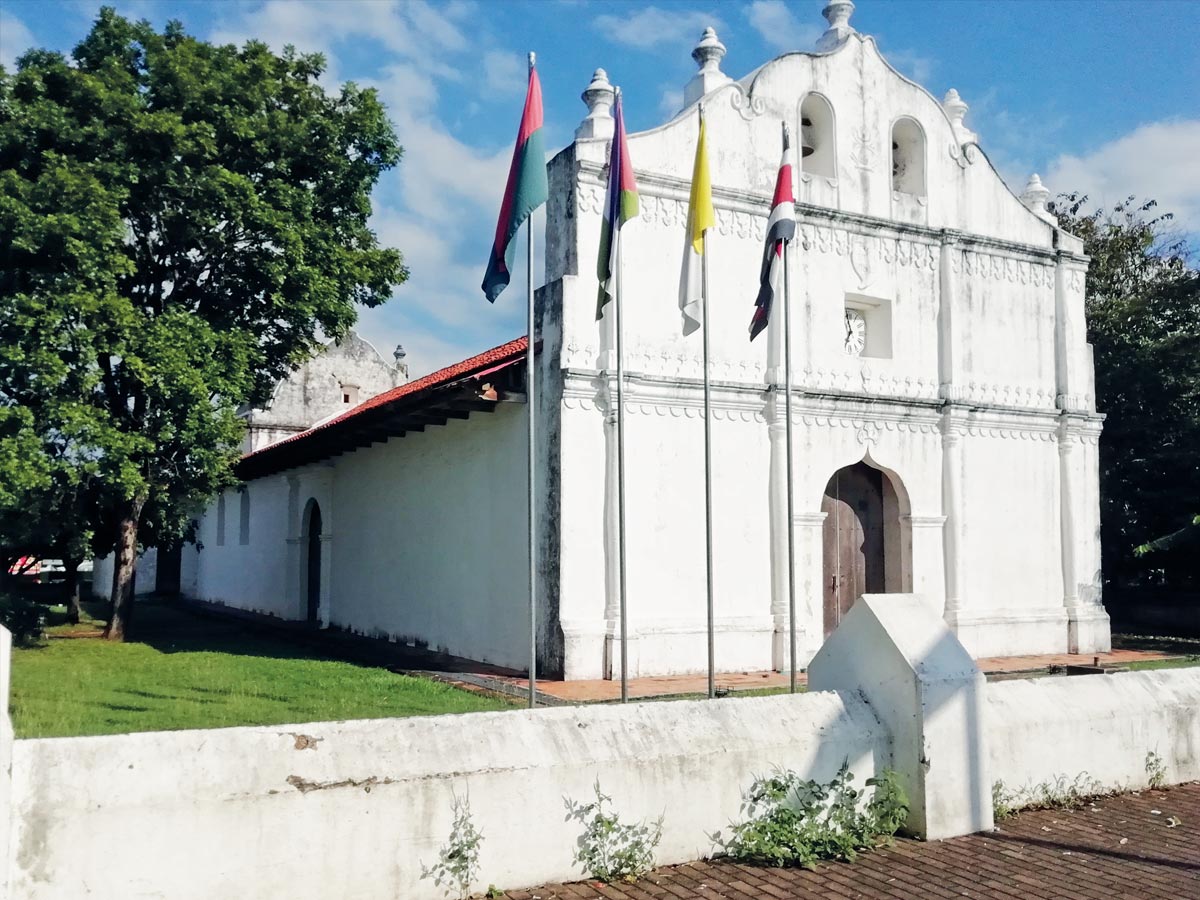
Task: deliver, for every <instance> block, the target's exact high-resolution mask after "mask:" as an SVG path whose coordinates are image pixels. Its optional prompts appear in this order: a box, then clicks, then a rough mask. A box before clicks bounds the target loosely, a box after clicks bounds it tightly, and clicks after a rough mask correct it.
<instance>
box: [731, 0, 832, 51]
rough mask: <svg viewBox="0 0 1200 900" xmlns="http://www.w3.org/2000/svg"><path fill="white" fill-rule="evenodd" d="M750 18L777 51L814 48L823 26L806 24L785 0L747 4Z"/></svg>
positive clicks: (753, 26) (752, 25)
mask: <svg viewBox="0 0 1200 900" xmlns="http://www.w3.org/2000/svg"><path fill="white" fill-rule="evenodd" d="M746 18H747V20H749V22H750V26H751V27H752V28H753V29H754V30H755V31H757V32H758V34H759V36H760V37H761V38H762V39H763V42H764V43H765V44H766V45H767V46H768V47H772V48H774V49H776V50H781V51H784V52H787V51H791V50H812V49H813V46H814V45H815V44H816V42H817V38H819V37H820V36H821V32H822V29H821V28H819V27H817V25H816V24H815V23H813V24H807V25H806V24H802V23H801V22H800V20H798V19H797V18H796V16H795V15H794V14H793V13H792V11H791V10H790V9H788V8H787V6H786V5H785V4H784V3H783V0H755V2H753V3H751V4H750V5H749V6H748V7H746Z"/></svg>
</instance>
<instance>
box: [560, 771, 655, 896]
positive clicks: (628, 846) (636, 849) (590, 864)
mask: <svg viewBox="0 0 1200 900" xmlns="http://www.w3.org/2000/svg"><path fill="white" fill-rule="evenodd" d="M594 789H595V792H596V799H595V800H594V801H593V802H591V803H578V802H576V801H574V800H571V799H569V798H567V799H566V800H565V803H566V805H567V819H568V820H570V819H575V820H576V821H578V822H582V823H583V825H584V830H583V834H581V835H580V836H579V841H578V843H577V846H576V849H575V862H576V863H578V864H579V865H580V866H582V867H583V869H584V871H586V872H587V873H588V874H589V875H591V876H592V877H593V878H597V879H599V880H600V881H605V882H613V881H636V880H637V879H638V878H640V877H642V876H643V875H645V874H646V873H647V872H649V871H650V870H651V869H652V868H654V850H655V848H656V847H658V842H659V841H660V840H661V839H662V825H663V820H662V816H659V817H658V818H657V819H655V820H654V821H652V822H648V821H642V822H638V823H637V824H627V823H624V822H622V821H621V820H620V818H619V817H618V816H617V814H616V813H614V812H612V810H611V808H609V806H608V805H609V804H611V803H612V798H611V797H609V796H608V795H607V794H604V793H603V792H602V791H601V790H600V782H599V781H597V782H596V784H595V785H594Z"/></svg>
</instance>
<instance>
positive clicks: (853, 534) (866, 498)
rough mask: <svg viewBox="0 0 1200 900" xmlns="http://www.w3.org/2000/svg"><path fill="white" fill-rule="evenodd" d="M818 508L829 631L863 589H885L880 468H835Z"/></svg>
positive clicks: (866, 592)
mask: <svg viewBox="0 0 1200 900" xmlns="http://www.w3.org/2000/svg"><path fill="white" fill-rule="evenodd" d="M821 511H822V512H824V513H825V525H824V570H825V571H824V575H825V590H824V600H825V602H824V618H825V623H824V624H825V634H826V636H828V635H829V634H830V633H832V632H833V630H834V629H835V628H836V627H837V625H838V623H839V622H840V621H841V619H842V616H843V615H845V614H846V612H847V611H849V609H850V607H851V606H853V605H854V601H855V600H857V599H858V598H859V597H860V596H861V595H863V594H872V593H879V592H882V591H883V590H884V542H883V473H882V472H880V471H879V470H878V469H872V468H871V467H870V466H867V465H866V464H864V463H859V464H857V465H854V466H849V467H848V468H845V469H840V470H838V471H837V472H835V473H834V475H833V477H832V478H831V479H829V484H828V485H826V487H825V496H824V497H823V498H822V501H821Z"/></svg>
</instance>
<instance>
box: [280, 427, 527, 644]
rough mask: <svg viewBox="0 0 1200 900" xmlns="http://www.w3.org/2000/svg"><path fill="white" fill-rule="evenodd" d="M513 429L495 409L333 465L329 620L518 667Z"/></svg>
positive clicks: (518, 492)
mask: <svg viewBox="0 0 1200 900" xmlns="http://www.w3.org/2000/svg"><path fill="white" fill-rule="evenodd" d="M525 428H526V419H525V407H524V405H521V404H501V405H500V406H499V407H498V408H497V410H496V411H495V412H493V413H488V414H475V415H472V416H471V418H470V419H468V420H465V421H459V420H451V421H450V422H449V423H448V424H446V425H445V426H441V427H429V428H427V429H426V431H425V432H423V433H421V434H410V435H408V436H407V437H404V438H398V439H392V440H390V441H388V442H387V443H386V444H377V445H375V446H373V447H370V448H367V449H362V450H358V451H357V452H355V453H352V454H347V455H345V456H342V457H339V458H338V459H337V461H336V464H335V466H334V468H333V481H332V496H333V506H334V511H333V514H332V517H331V520H327V525H326V527H327V528H328V529H329V533H330V535H331V538H330V544H331V549H332V552H331V560H332V570H331V579H330V586H329V606H330V613H329V615H330V622H331V624H333V625H336V626H340V627H343V628H346V629H349V630H352V631H355V632H358V633H361V634H366V635H373V636H387V637H389V638H394V639H396V640H404V641H414V642H418V643H421V644H428V646H429V647H431V648H433V649H437V650H445V651H448V652H450V653H453V654H455V655H459V656H465V657H469V658H471V659H476V660H480V661H484V662H490V663H495V664H498V665H503V666H509V667H512V668H525V667H526V666H527V665H528V658H529V657H528V652H529V651H528V644H529V639H528V627H529V626H528V618H527V613H526V609H527V603H528V572H527V556H526V553H527V551H526V539H527V538H526V522H527V521H528V520H527V509H526V504H527V498H526V477H525V459H526V438H525ZM303 502H304V501H303V499H302V500H301V505H303Z"/></svg>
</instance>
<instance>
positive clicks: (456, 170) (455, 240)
mask: <svg viewBox="0 0 1200 900" xmlns="http://www.w3.org/2000/svg"><path fill="white" fill-rule="evenodd" d="M100 5H101V4H100V3H95V2H74V0H72V2H52V0H3V2H2V4H0V62H3V63H4V65H6V66H9V67H11V66H12V64H13V60H14V59H15V58H16V56H17V55H19V53H20V52H22V51H23V50H24V49H25V48H27V47H29V46H31V45H37V46H42V47H49V48H53V49H59V50H63V51H69V50H70V48H71V47H72V46H73V45H74V44H75V43H76V42H77V41H78V40H79V39H80V38H81V37H82V36H83V34H84V33H85V32H86V31H87V29H88V27H89V25H90V23H91V21H92V19H93V18H94V17H95V14H96V11H97V9H98V8H99V6H100ZM111 5H115V6H116V7H117V8H118V10H120V11H121V12H122V13H124V14H125V15H128V16H131V17H134V18H142V17H145V18H149V19H150V20H151V21H153V22H154V23H155V24H157V25H160V26H161V25H162V24H163V23H164V22H165V21H167V20H168V19H172V18H174V19H180V20H181V21H182V22H183V23H184V25H185V26H186V28H187V29H188V30H189V31H190V32H191V33H193V34H196V35H198V36H200V37H203V38H207V39H211V40H219V41H233V42H237V43H240V42H242V41H244V40H246V39H247V38H251V37H254V38H258V39H261V40H264V41H266V42H267V43H268V44H270V45H272V46H273V47H275V48H277V49H278V48H281V47H282V46H283V45H284V44H286V43H293V44H295V45H296V46H297V47H299V48H300V49H304V50H318V51H321V52H323V53H325V54H326V56H327V58H328V60H329V73H328V80H329V83H330V84H333V83H335V82H336V81H340V80H346V79H353V80H355V81H358V82H360V83H363V84H373V85H376V86H377V87H378V88H379V90H380V93H381V95H382V97H383V99H384V101H385V103H387V105H388V107H389V111H390V114H391V117H392V120H393V121H394V122H395V124H396V127H397V131H398V133H399V135H400V140H401V142H402V143H403V144H404V146H405V158H404V161H403V162H401V164H400V166H399V167H398V168H397V169H396V170H394V171H392V172H390V173H387V174H386V175H385V176H384V179H383V182H382V183H381V185H380V187H379V190H378V191H377V193H376V195H375V203H376V212H375V218H374V224H375V227H376V229H377V231H378V233H379V235H380V238H381V240H383V241H384V242H385V243H387V244H389V245H392V246H397V247H399V248H400V249H401V250H403V251H404V253H405V256H406V260H407V262H408V264H409V266H410V268H411V269H412V278H411V279H410V280H409V281H408V282H407V283H406V284H404V285H402V286H401V287H400V288H398V289H397V291H396V293H395V296H394V297H393V299H392V301H391V302H390V303H388V304H387V305H386V306H384V307H383V308H381V309H378V310H372V311H368V312H366V313H364V315H363V317H362V319H361V321H360V324H359V330H360V332H361V333H362V334H363V335H364V336H365V337H366V338H367V339H369V340H371V341H372V342H374V343H375V345H376V346H377V347H378V348H379V349H380V350H381V351H384V352H385V353H386V352H388V351H390V350H391V349H392V348H393V347H394V346H395V345H396V344H397V343H403V344H404V346H405V348H406V349H407V350H408V351H409V360H410V363H411V366H412V372H413V374H414V375H420V374H423V373H426V372H429V371H431V370H433V369H435V368H437V367H439V366H442V365H446V364H449V363H451V362H454V361H456V360H457V359H461V358H462V357H464V356H466V355H469V354H471V353H473V352H476V351H479V350H483V349H486V348H487V347H490V346H492V345H494V344H497V343H500V342H501V341H504V340H507V339H509V338H511V337H514V336H516V335H518V334H520V333H521V332H522V331H523V324H522V323H523V315H524V313H523V305H524V298H523V291H521V290H520V289H519V288H515V287H514V288H510V289H509V290H508V291H506V292H505V293H504V294H503V295H502V296H501V298H500V300H499V301H498V302H497V304H496V305H495V307H491V306H489V305H488V304H487V302H486V301H485V300H484V299H483V296H482V293H481V292H480V290H479V282H480V280H481V278H482V275H483V268H484V263H485V262H486V259H487V253H488V249H489V247H490V243H491V233H492V231H493V229H494V227H495V218H496V213H497V210H498V207H499V198H500V194H501V193H502V191H503V185H504V178H505V175H506V172H507V167H508V159H509V156H510V154H511V145H512V141H513V138H514V137H515V134H516V128H517V120H518V118H519V114H520V105H521V100H522V94H523V90H524V69H525V62H524V60H525V52H526V51H527V50H531V49H532V50H536V51H537V53H538V69H539V72H540V74H541V79H542V86H543V90H544V93H545V102H546V138H547V147H549V148H553V149H556V150H557V149H558V148H560V147H562V146H564V145H566V144H567V143H568V142H569V140H570V139H571V137H572V134H573V132H574V129H575V127H576V126H577V125H578V123H579V120H580V119H581V118H582V117H583V115H584V114H585V112H586V109H585V107H584V105H583V104H582V102H581V101H580V99H579V94H580V92H581V91H582V90H583V89H584V87H586V85H587V84H588V82H589V80H590V78H591V73H592V70H593V69H595V68H596V67H597V66H602V67H604V68H605V69H607V70H608V72H609V75H610V77H611V78H612V79H613V81H614V82H617V83H619V84H620V85H621V86H622V89H623V92H624V97H625V108H626V116H627V118H628V123H629V128H630V130H631V131H638V130H642V129H646V128H651V127H653V126H655V125H658V124H660V123H661V122H663V121H666V119H667V118H669V113H670V112H673V111H674V109H675V108H677V107H678V103H679V98H680V96H681V93H682V88H683V86H684V84H685V83H686V82H687V81H688V79H689V78H690V77H691V75H692V73H693V72H694V71H695V64H694V63H693V62H692V60H691V57H690V52H691V48H692V47H693V46H694V45H695V43H696V40H697V39H698V38H699V36H700V34H701V32H702V31H703V29H704V27H705V26H706V25H713V26H714V27H715V28H717V30H718V33H719V34H720V36H721V39H722V41H723V42H724V43H725V45H726V46H727V47H728V49H729V53H728V55H727V56H726V57H725V60H724V62H723V64H722V68H723V70H724V71H725V72H726V73H728V74H729V75H731V76H733V77H734V78H740V77H741V76H743V75H745V74H746V73H747V72H749V71H751V70H752V69H754V68H757V67H758V66H759V65H761V64H762V63H763V62H765V61H766V60H768V59H770V58H771V57H773V56H776V55H778V54H779V53H781V52H784V51H787V50H808V49H812V46H813V43H814V41H815V40H816V38H817V37H818V36H819V35H820V33H821V32H822V30H823V29H824V27H825V22H824V20H823V19H822V18H821V15H820V11H821V7H822V6H823V5H824V4H823V3H822V2H820V0H754V2H731V0H726V2H690V0H680V2H676V0H654V2H651V3H631V2H624V0H512V2H506V0H449V2H432V0H431V2H423V0H402V2H391V0H333V2H323V0H267V2H239V0H222V2H188V0H126V2H122V0H115V2H112V4H111ZM852 24H853V25H854V26H855V27H856V28H857V29H858V30H859V31H862V32H864V33H867V34H870V35H873V36H874V37H875V39H876V40H877V41H878V43H879V46H880V49H881V50H882V52H883V54H884V55H885V56H886V57H887V58H888V59H889V60H891V61H892V63H893V64H894V65H895V66H896V67H897V68H899V69H900V70H901V71H902V72H904V73H905V74H907V75H908V76H909V77H911V78H913V79H915V80H916V81H918V82H920V83H921V84H923V85H924V86H925V87H927V88H928V89H929V90H930V91H931V92H932V93H933V94H934V95H935V96H938V97H941V96H942V95H943V94H944V93H945V92H946V90H948V89H949V88H952V87H953V88H956V89H957V90H958V91H959V93H960V94H961V95H962V97H963V99H964V100H966V101H967V103H969V104H970V106H971V109H970V112H969V113H968V115H967V120H966V121H967V125H968V127H970V128H972V129H973V130H974V131H976V132H977V133H978V134H979V136H980V143H981V145H982V146H983V148H984V150H986V151H987V153H988V155H989V156H990V157H991V159H992V160H993V162H995V164H996V166H997V168H998V169H999V170H1000V171H1001V173H1002V174H1003V175H1004V176H1005V178H1006V179H1007V180H1008V181H1009V184H1010V186H1013V187H1015V188H1016V189H1017V190H1018V191H1019V190H1020V187H1021V186H1022V185H1023V184H1024V182H1025V179H1026V177H1027V176H1028V174H1029V173H1030V172H1034V171H1037V172H1039V173H1041V175H1042V180H1043V181H1044V182H1045V183H1046V185H1047V187H1049V188H1050V189H1051V190H1052V191H1059V190H1069V189H1078V190H1083V191H1086V192H1088V193H1090V194H1091V195H1092V196H1093V197H1096V198H1100V199H1102V200H1103V201H1105V202H1106V203H1111V202H1113V201H1114V200H1116V199H1120V198H1121V197H1123V196H1125V195H1126V194H1129V193H1136V194H1138V195H1140V196H1145V197H1155V198H1157V199H1158V200H1159V201H1160V205H1161V207H1162V208H1163V209H1164V210H1169V211H1172V212H1174V213H1176V215H1177V216H1178V219H1179V223H1180V225H1181V227H1182V229H1183V230H1185V231H1187V232H1190V233H1191V234H1193V235H1196V234H1200V88H1197V85H1200V49H1198V48H1200V0H1138V2H1125V0H928V2H921V0H906V2H898V0H860V2H859V3H858V8H857V10H856V11H855V13H854V16H853V19H852ZM538 240H539V242H540V240H541V235H540V234H539V237H538ZM519 255H520V254H519ZM521 283H522V278H521V276H520V273H518V277H517V278H516V279H514V284H518V285H519V284H521Z"/></svg>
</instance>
